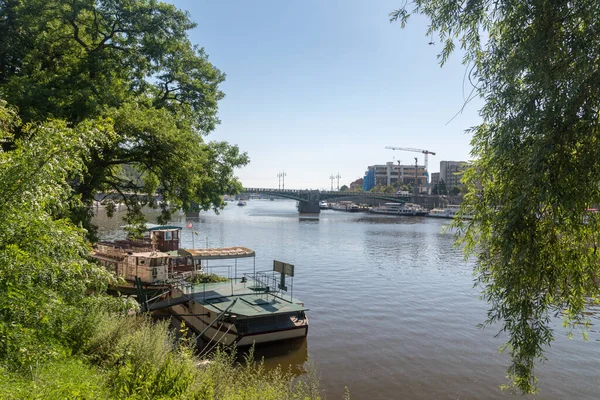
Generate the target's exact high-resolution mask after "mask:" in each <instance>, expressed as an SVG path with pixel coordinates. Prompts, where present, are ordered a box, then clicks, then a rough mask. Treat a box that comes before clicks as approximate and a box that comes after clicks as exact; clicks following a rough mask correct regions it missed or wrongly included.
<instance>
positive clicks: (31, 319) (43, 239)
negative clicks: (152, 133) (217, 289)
mask: <svg viewBox="0 0 600 400" xmlns="http://www.w3.org/2000/svg"><path fill="white" fill-rule="evenodd" d="M15 130H18V131H19V132H20V136H21V137H20V138H16V137H15V136H14V132H15ZM0 137H1V138H2V139H4V140H11V141H12V142H13V148H12V150H11V151H0V221H2V223H0V277H1V279H0V368H1V367H3V366H7V367H10V368H12V369H23V370H24V371H28V370H29V368H31V367H32V366H34V365H35V364H36V363H43V362H45V361H47V360H48V359H49V358H56V357H60V356H61V355H64V354H60V351H61V350H62V349H66V348H71V349H77V348H78V347H79V346H80V345H81V340H83V338H84V336H85V335H82V334H81V333H82V332H83V331H84V330H85V329H86V323H85V319H86V314H88V313H89V312H90V311H91V310H92V309H93V308H94V309H98V308H102V305H103V304H105V305H107V306H108V305H109V304H110V302H111V300H110V299H109V298H107V297H105V296H103V295H102V293H103V292H104V291H105V289H106V287H107V286H108V283H109V282H110V281H111V279H112V278H111V276H110V274H109V273H108V272H107V271H106V270H105V269H104V268H101V267H99V266H97V265H96V264H93V263H90V262H87V261H86V258H87V255H88V254H89V251H90V248H89V247H88V244H87V242H86V240H85V239H84V235H83V230H82V229H81V228H78V227H76V226H74V225H73V224H72V223H71V222H70V221H68V220H66V219H59V220H57V219H55V218H53V217H52V214H55V213H56V211H57V209H61V208H63V207H68V202H69V201H71V202H72V201H76V200H74V199H72V198H71V196H70V192H71V188H70V186H69V184H68V179H71V178H72V177H73V176H76V175H79V174H81V173H82V171H83V170H84V168H85V163H84V161H85V159H87V158H89V157H90V156H91V153H92V151H93V149H97V148H100V147H103V146H105V145H107V144H108V143H109V142H110V141H112V140H115V139H116V136H115V135H114V133H113V132H112V128H111V126H110V123H108V121H106V120H95V121H92V122H85V123H81V124H79V125H77V126H76V127H68V126H67V125H66V124H65V123H64V122H61V121H48V122H46V123H44V124H40V125H37V124H28V125H21V122H20V121H19V119H18V117H17V115H16V113H15V112H14V111H13V110H10V109H8V108H6V104H5V103H4V102H2V101H0ZM89 294H92V295H91V296H90V295H89ZM112 301H113V302H114V301H115V300H112Z"/></svg>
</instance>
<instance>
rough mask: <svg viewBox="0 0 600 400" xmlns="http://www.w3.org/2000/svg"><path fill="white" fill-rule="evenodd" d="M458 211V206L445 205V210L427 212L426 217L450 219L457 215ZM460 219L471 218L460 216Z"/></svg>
mask: <svg viewBox="0 0 600 400" xmlns="http://www.w3.org/2000/svg"><path fill="white" fill-rule="evenodd" d="M459 211H460V206H459V205H454V204H450V205H447V206H446V207H445V208H434V209H432V210H431V211H429V214H428V217H431V218H447V219H452V218H455V217H456V216H457V215H458V212H459ZM461 218H463V219H471V218H472V217H471V216H470V215H462V216H461Z"/></svg>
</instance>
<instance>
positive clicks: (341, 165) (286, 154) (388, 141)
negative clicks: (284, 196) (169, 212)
mask: <svg viewBox="0 0 600 400" xmlns="http://www.w3.org/2000/svg"><path fill="white" fill-rule="evenodd" d="M172 3H174V4H175V5H176V6H177V7H178V8H180V9H184V10H187V11H189V13H190V18H191V19H192V21H194V22H196V23H197V24H198V26H197V27H196V28H195V29H194V30H192V31H190V39H191V41H192V42H193V43H195V44H198V45H200V46H201V47H203V48H204V49H205V51H206V53H207V54H208V56H209V60H210V61H211V62H212V63H213V64H214V65H215V66H216V67H217V68H219V69H220V70H221V71H222V72H224V73H225V74H226V76H227V78H226V81H225V82H224V83H223V84H222V86H221V89H222V90H223V92H224V93H225V98H224V99H223V100H222V101H221V102H220V103H219V118H220V120H221V124H220V125H219V126H218V127H217V128H216V130H215V131H214V132H212V133H211V134H210V135H209V136H208V138H207V140H218V141H221V140H225V141H228V142H230V143H232V144H237V145H238V146H239V147H240V149H241V150H243V151H245V152H247V153H248V155H249V157H250V164H248V165H247V166H245V167H243V168H241V169H239V170H237V171H236V176H237V177H238V178H239V179H240V180H241V182H242V184H243V185H244V187H264V188H277V187H278V185H279V181H278V177H277V175H278V173H280V172H285V174H286V176H285V187H286V188H289V189H307V188H311V189H328V188H330V187H331V180H330V179H329V177H330V176H331V175H337V174H339V175H340V176H341V179H340V186H341V185H344V184H346V185H348V184H349V183H350V182H352V181H354V180H356V179H358V178H362V177H363V175H364V173H365V170H366V169H367V166H369V165H374V164H385V163H386V162H388V161H394V162H398V161H401V162H402V164H414V157H415V156H416V157H418V160H419V161H418V162H419V165H422V164H423V162H424V160H423V154H419V153H411V152H405V151H394V150H388V149H385V147H386V146H396V147H409V148H418V149H427V150H429V151H432V152H435V153H436V155H435V156H433V155H430V156H429V171H430V172H437V171H439V163H440V161H443V160H452V161H462V160H469V159H470V155H469V154H470V145H469V143H470V135H469V134H468V133H466V132H465V131H466V130H467V129H468V128H470V127H472V126H475V125H477V124H479V123H480V121H481V118H480V117H479V115H478V109H479V108H481V106H482V104H483V103H482V101H481V100H479V99H477V100H476V101H473V102H471V103H469V104H468V105H467V106H466V108H465V109H464V110H463V111H462V112H461V108H462V107H463V104H464V100H465V98H466V97H467V95H468V93H469V91H470V90H471V89H470V86H469V84H468V82H467V83H465V82H464V76H465V71H466V69H467V67H466V66H465V65H463V64H462V54H460V52H457V53H456V54H453V55H452V56H451V58H450V59H449V61H448V62H447V63H446V64H445V65H444V66H443V67H440V65H439V63H438V58H437V55H438V53H439V52H440V51H441V48H442V47H441V45H440V44H439V43H437V42H436V41H437V40H436V38H433V41H434V42H436V43H435V44H433V45H430V44H429V42H430V41H432V38H431V37H427V36H426V35H425V33H426V29H427V20H426V19H424V18H423V17H420V16H413V17H411V19H410V20H409V23H408V26H407V27H406V28H405V29H402V28H401V27H400V24H399V23H390V22H389V17H388V14H389V12H391V11H393V10H394V9H396V8H398V7H400V6H401V5H402V4H403V3H404V2H403V1H401V0H395V1H388V0H378V1H362V0H343V1H342V0H337V1H335V0H328V1H323V0H304V1H293V2H292V1H276V0H262V1H254V2H250V1H245V0H222V1H213V0H172ZM457 113H458V115H457ZM335 186H337V181H336V182H334V187H335Z"/></svg>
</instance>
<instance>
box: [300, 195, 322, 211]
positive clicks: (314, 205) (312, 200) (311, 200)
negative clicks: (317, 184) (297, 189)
mask: <svg viewBox="0 0 600 400" xmlns="http://www.w3.org/2000/svg"><path fill="white" fill-rule="evenodd" d="M298 212H299V213H300V214H319V213H321V208H320V207H319V191H318V190H309V191H308V198H307V201H299V202H298Z"/></svg>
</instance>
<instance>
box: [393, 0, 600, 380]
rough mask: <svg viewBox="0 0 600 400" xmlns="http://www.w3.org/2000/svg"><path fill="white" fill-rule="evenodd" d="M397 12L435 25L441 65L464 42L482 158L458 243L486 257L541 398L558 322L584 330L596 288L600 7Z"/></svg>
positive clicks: (513, 375)
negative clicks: (540, 372) (477, 104)
mask: <svg viewBox="0 0 600 400" xmlns="http://www.w3.org/2000/svg"><path fill="white" fill-rule="evenodd" d="M412 4H413V5H414V9H413V10H408V9H402V10H398V11H396V12H394V13H392V15H391V17H392V20H399V21H400V22H401V23H402V24H405V23H406V20H407V18H408V16H409V15H410V14H411V12H416V13H420V14H424V15H425V16H427V17H428V18H429V20H430V25H429V31H428V35H429V34H432V35H433V34H438V35H439V37H440V40H441V42H442V43H445V44H444V47H443V49H442V50H441V53H440V62H441V63H442V64H443V63H444V62H446V60H447V59H448V56H449V55H450V53H451V52H452V50H453V49H454V45H453V44H452V43H453V41H455V40H456V41H458V42H459V43H460V47H461V49H463V51H464V54H465V56H464V62H465V63H467V64H468V65H469V66H468V72H469V73H468V77H469V81H470V82H471V83H472V84H473V89H472V92H471V93H472V94H473V95H480V96H482V97H484V98H485V101H486V103H485V105H484V107H483V108H482V109H481V111H480V114H481V116H482V117H483V122H482V124H481V125H479V126H476V127H474V128H472V129H471V131H470V132H471V133H472V135H473V139H472V146H473V150H472V156H473V158H474V159H475V161H474V163H473V165H472V166H471V168H469V169H468V170H467V171H466V173H465V175H464V177H463V182H465V183H466V184H467V185H468V188H469V191H468V193H467V194H466V195H465V198H464V200H465V201H464V203H463V212H465V213H469V214H472V215H473V216H474V218H473V219H472V220H469V221H464V220H459V219H457V220H456V221H457V222H456V224H457V225H458V226H459V228H460V231H459V233H460V234H461V241H460V243H462V244H464V245H465V249H466V251H467V254H476V255H477V258H478V263H477V268H476V271H475V273H476V276H477V281H478V283H479V284H480V285H481V286H482V288H483V293H482V296H483V298H484V299H485V300H486V301H488V302H489V304H490V310H489V312H488V319H487V321H486V325H488V324H492V323H500V324H501V331H505V332H506V333H507V334H508V343H507V346H506V347H505V348H506V349H507V350H508V351H509V352H510V355H511V357H512V363H511V365H510V367H509V370H508V374H509V377H510V379H511V380H512V384H513V386H514V387H515V388H517V389H519V390H520V391H522V392H534V391H535V390H536V379H535V375H534V366H535V363H536V361H539V360H543V359H544V355H543V353H544V349H545V348H546V347H547V346H548V345H549V344H550V343H551V342H552V340H553V334H554V332H553V330H552V328H551V322H552V320H553V318H554V317H555V316H560V315H563V317H564V325H565V326H567V327H568V328H569V329H572V328H573V327H576V326H585V324H586V323H587V318H586V316H585V308H586V306H587V305H588V303H589V302H590V301H592V302H594V301H596V299H597V296H598V294H599V293H598V292H599V286H598V276H599V272H600V271H599V265H600V264H599V261H600V259H599V258H600V255H599V252H598V250H597V249H598V243H599V242H600V237H599V236H598V232H600V231H599V230H598V217H597V216H596V214H590V215H588V212H587V211H586V210H587V209H588V208H590V207H592V206H594V205H597V204H599V203H600V186H599V184H598V176H600V163H599V162H598V160H600V141H599V140H598V138H599V137H600V131H599V128H598V127H599V126H600V124H599V122H600V118H599V112H598V103H599V99H600V68H599V65H600V64H599V61H598V60H600V47H598V46H597V44H596V43H595V41H593V40H590V38H595V37H598V36H599V35H600V24H599V23H598V21H600V3H599V2H598V1H575V2H539V1H519V2H510V1H501V2H492V1H488V0H476V1H469V2H459V1H454V0H417V1H415V2H413V3H412Z"/></svg>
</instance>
